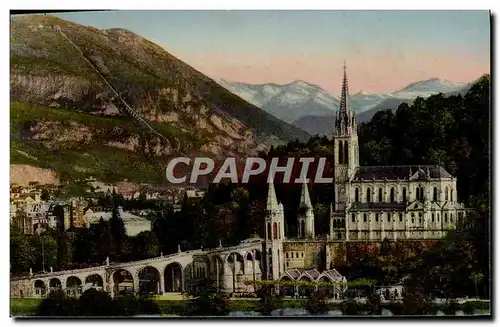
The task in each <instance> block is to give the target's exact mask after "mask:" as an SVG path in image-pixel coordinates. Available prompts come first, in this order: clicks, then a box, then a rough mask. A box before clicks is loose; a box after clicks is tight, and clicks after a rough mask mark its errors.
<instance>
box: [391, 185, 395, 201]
mask: <svg viewBox="0 0 500 327" xmlns="http://www.w3.org/2000/svg"><path fill="white" fill-rule="evenodd" d="M391 202H394V187H391Z"/></svg>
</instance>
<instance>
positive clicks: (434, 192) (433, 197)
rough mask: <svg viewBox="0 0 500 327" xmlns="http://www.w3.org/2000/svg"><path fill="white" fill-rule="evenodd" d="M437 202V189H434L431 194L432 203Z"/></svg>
mask: <svg viewBox="0 0 500 327" xmlns="http://www.w3.org/2000/svg"><path fill="white" fill-rule="evenodd" d="M437 200H438V189H437V187H434V191H433V192H432V201H437Z"/></svg>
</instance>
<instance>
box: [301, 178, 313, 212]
mask: <svg viewBox="0 0 500 327" xmlns="http://www.w3.org/2000/svg"><path fill="white" fill-rule="evenodd" d="M300 206H301V207H305V208H312V203H311V198H310V197H309V189H308V188H307V184H306V183H303V184H302V194H301V195H300Z"/></svg>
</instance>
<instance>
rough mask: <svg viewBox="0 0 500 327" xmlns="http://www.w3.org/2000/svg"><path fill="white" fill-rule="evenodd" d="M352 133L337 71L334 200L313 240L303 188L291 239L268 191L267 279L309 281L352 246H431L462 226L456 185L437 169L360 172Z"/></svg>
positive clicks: (393, 168) (370, 169) (344, 84)
mask: <svg viewBox="0 0 500 327" xmlns="http://www.w3.org/2000/svg"><path fill="white" fill-rule="evenodd" d="M357 128H358V124H357V120H356V117H355V114H354V112H353V111H351V107H350V101H349V92H348V83H347V74H346V71H345V66H344V77H343V82H342V93H341V102H340V109H339V111H338V114H337V116H336V119H335V124H334V133H333V142H334V150H335V156H334V157H335V159H334V160H335V162H334V166H335V168H334V169H335V173H334V174H335V176H334V184H335V185H334V189H335V194H334V201H333V203H332V204H331V205H330V231H329V234H328V237H327V238H326V239H324V238H318V237H317V236H316V235H315V231H314V209H313V204H312V203H311V199H310V197H309V190H308V187H307V185H306V184H304V185H303V186H302V193H301V197H300V204H299V212H298V216H297V231H298V233H297V234H298V235H297V236H291V235H288V236H287V235H285V218H284V210H283V205H282V204H281V203H279V201H278V199H277V197H276V193H275V190H274V185H273V184H272V183H271V184H269V190H268V198H267V209H266V210H267V211H266V220H265V224H266V233H265V234H266V235H265V240H264V242H263V243H264V247H263V250H264V251H265V252H264V253H265V254H266V255H265V257H266V274H267V276H265V278H266V279H274V280H276V279H280V278H283V277H284V276H288V274H290V273H291V272H293V271H295V272H296V271H298V270H297V269H299V270H304V273H305V272H308V271H309V272H310V273H309V274H316V273H317V272H318V271H333V270H334V266H335V264H334V262H335V261H338V260H342V257H343V255H344V254H343V253H345V249H346V244H349V243H351V242H372V243H381V242H382V241H383V240H384V239H388V240H391V241H396V240H408V241H416V242H418V241H424V240H437V239H440V238H443V237H444V236H445V235H446V233H447V232H448V231H449V230H453V229H455V228H456V227H457V226H458V225H459V224H461V223H462V222H463V220H464V219H465V211H466V209H465V208H464V205H463V204H461V203H459V202H457V191H456V189H457V188H456V182H457V180H456V178H454V177H453V176H451V175H450V174H449V173H448V172H447V171H446V170H445V169H444V168H443V167H441V166H438V165H432V166H418V165H415V166H360V165H359V146H358V135H357ZM339 257H340V259H339ZM334 258H336V259H334ZM308 269H309V270H308ZM263 277H264V276H263Z"/></svg>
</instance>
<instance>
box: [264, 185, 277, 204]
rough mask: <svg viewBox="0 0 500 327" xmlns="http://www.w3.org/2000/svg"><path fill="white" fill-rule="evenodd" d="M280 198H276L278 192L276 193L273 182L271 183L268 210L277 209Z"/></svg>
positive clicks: (268, 194)
mask: <svg viewBox="0 0 500 327" xmlns="http://www.w3.org/2000/svg"><path fill="white" fill-rule="evenodd" d="M277 206H278V198H277V197H276V192H275V191H274V184H273V182H272V181H271V182H270V183H269V190H268V192H267V206H266V207H267V210H271V209H274V208H277Z"/></svg>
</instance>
